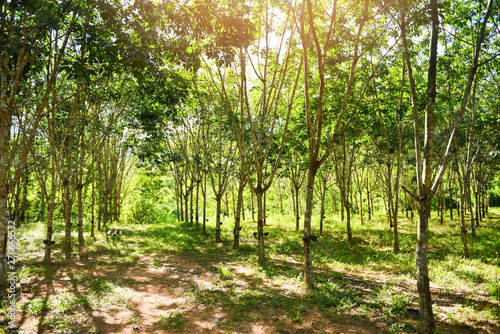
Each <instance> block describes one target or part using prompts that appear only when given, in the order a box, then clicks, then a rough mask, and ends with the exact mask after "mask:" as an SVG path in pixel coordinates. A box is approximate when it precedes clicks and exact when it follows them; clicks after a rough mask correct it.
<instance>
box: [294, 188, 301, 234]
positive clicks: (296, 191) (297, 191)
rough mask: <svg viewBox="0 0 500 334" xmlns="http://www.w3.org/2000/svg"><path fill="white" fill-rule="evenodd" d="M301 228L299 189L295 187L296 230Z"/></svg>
mask: <svg viewBox="0 0 500 334" xmlns="http://www.w3.org/2000/svg"><path fill="white" fill-rule="evenodd" d="M299 228H300V203H299V188H297V187H295V230H296V231H298V230H299Z"/></svg>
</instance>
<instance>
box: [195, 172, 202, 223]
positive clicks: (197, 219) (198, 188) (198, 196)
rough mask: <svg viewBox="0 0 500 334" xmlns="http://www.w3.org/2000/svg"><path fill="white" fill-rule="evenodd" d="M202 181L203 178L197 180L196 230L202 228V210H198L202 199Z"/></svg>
mask: <svg viewBox="0 0 500 334" xmlns="http://www.w3.org/2000/svg"><path fill="white" fill-rule="evenodd" d="M200 182H201V180H198V181H196V207H195V210H196V231H198V230H199V229H200V212H199V210H198V202H199V199H200Z"/></svg>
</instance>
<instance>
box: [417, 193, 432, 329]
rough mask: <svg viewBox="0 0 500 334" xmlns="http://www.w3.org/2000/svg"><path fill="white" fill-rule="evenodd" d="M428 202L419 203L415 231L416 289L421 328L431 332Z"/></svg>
mask: <svg viewBox="0 0 500 334" xmlns="http://www.w3.org/2000/svg"><path fill="white" fill-rule="evenodd" d="M429 211H430V202H428V203H419V207H418V231H417V252H416V259H417V289H418V295H419V304H420V314H421V322H422V329H423V330H424V332H425V333H429V334H430V333H432V332H433V330H434V328H435V327H436V324H435V320H434V314H433V312H432V299H431V291H430V287H429V269H428V265H427V263H428V262H427V250H428V244H429V240H428V236H429Z"/></svg>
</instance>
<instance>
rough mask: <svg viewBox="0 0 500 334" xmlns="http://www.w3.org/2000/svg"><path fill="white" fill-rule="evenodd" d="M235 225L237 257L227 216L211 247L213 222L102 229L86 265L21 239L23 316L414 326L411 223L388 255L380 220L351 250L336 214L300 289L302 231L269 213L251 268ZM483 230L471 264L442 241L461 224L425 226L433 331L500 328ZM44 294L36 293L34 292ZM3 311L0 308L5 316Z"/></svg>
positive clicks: (44, 321) (492, 244)
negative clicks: (48, 260) (309, 281)
mask: <svg viewBox="0 0 500 334" xmlns="http://www.w3.org/2000/svg"><path fill="white" fill-rule="evenodd" d="M497 213H498V211H496V210H494V211H493V213H492V215H495V214H497ZM242 224H243V226H244V229H243V232H242V238H241V241H242V244H241V246H240V248H239V250H238V251H234V250H233V249H232V242H231V241H232V240H231V238H232V223H231V221H230V220H225V221H224V224H223V227H222V229H223V230H222V231H221V232H222V233H221V236H222V243H219V244H218V243H215V241H214V240H213V236H214V233H213V232H214V231H213V227H212V226H209V227H208V234H209V235H211V237H208V238H207V237H203V236H202V235H201V232H199V231H196V230H195V229H194V228H193V227H191V226H189V225H186V224H179V223H178V222H176V221H174V220H168V221H164V222H161V223H153V224H121V225H119V226H113V228H121V229H123V230H124V231H127V233H126V234H124V235H122V236H114V237H109V236H108V237H107V236H106V235H105V233H97V235H96V240H95V241H93V242H89V243H88V245H87V248H86V249H85V254H86V256H85V257H82V259H79V258H78V257H76V256H75V257H72V258H69V259H65V258H64V257H63V256H62V255H60V253H58V252H57V248H56V252H55V254H54V263H53V264H51V265H48V266H47V265H40V263H39V262H37V261H33V260H32V257H33V256H35V257H36V254H37V252H41V245H39V246H36V245H35V246H33V245H28V242H30V241H31V239H30V240H28V239H26V240H23V241H22V242H21V245H20V247H21V248H23V249H26V250H29V251H28V252H26V253H24V255H23V256H24V257H23V259H21V261H22V262H23V263H26V264H28V265H25V266H24V267H22V268H23V269H22V270H21V271H20V274H21V275H20V276H22V277H23V278H28V277H33V276H37V277H38V281H37V282H39V283H34V284H32V285H31V286H29V287H27V288H26V291H27V293H28V294H29V293H32V292H34V293H32V294H29V296H31V297H30V298H28V299H27V300H25V301H23V303H22V304H21V305H20V309H21V310H22V312H23V314H24V315H25V318H26V319H27V321H28V320H29V319H32V320H29V321H38V323H39V326H41V327H42V328H45V329H48V330H51V331H54V332H57V331H64V330H65V329H66V330H69V331H70V332H74V333H81V332H82V331H84V332H95V333H108V332H109V333H121V332H123V331H130V332H132V331H136V330H137V329H148V328H152V329H155V330H160V331H167V332H168V331H170V332H175V331H179V332H183V331H186V332H188V331H198V330H208V331H210V332H214V333H224V332H225V331H236V332H242V333H250V332H252V330H254V328H260V330H261V331H262V332H263V333H271V332H294V331H298V330H305V331H310V332H311V333H321V331H322V330H327V329H329V328H339V329H343V330H344V331H346V332H347V331H348V330H354V331H355V332H364V333H378V332H383V333H401V332H408V333H414V332H416V331H417V323H416V322H415V321H414V320H411V319H409V318H408V316H407V314H406V309H407V308H415V307H418V306H417V305H418V301H417V295H416V292H415V263H414V261H415V259H414V239H415V231H414V225H413V224H412V223H411V222H409V221H405V220H403V221H402V222H401V224H400V231H401V234H400V242H401V251H400V252H399V253H393V252H392V251H390V247H391V242H392V240H391V231H390V230H389V229H388V228H387V226H386V223H385V221H384V220H383V219H377V217H375V219H374V221H373V222H371V223H370V224H367V223H365V224H364V225H361V224H360V222H359V221H356V220H354V221H353V224H352V231H353V236H354V238H353V242H351V243H348V242H347V241H346V240H345V238H344V226H343V224H341V223H340V222H339V221H338V217H335V216H334V217H331V218H329V223H328V224H326V225H325V233H324V235H323V236H321V237H320V238H318V241H317V242H316V243H314V245H313V252H312V255H313V263H314V265H315V268H316V269H315V280H316V287H315V289H312V290H309V289H307V288H306V287H305V286H304V283H303V281H304V274H303V268H302V244H301V242H300V238H301V231H299V232H296V231H295V225H294V221H293V220H290V221H289V222H287V221H286V220H285V219H283V218H281V217H279V216H271V217H269V218H268V224H267V226H266V227H265V230H266V231H268V232H269V237H268V238H267V239H266V252H267V256H268V258H267V262H266V263H264V264H258V259H257V243H256V240H255V239H254V238H253V236H252V235H251V233H252V232H253V230H254V229H253V227H252V223H251V222H242ZM488 224H489V226H490V227H485V228H484V229H483V230H481V229H478V237H477V238H475V239H473V240H472V241H471V242H472V243H473V247H471V249H472V256H471V258H470V259H464V258H463V257H462V256H461V253H460V249H456V247H457V246H459V245H460V244H459V241H454V240H452V238H450V237H449V236H450V235H453V233H456V232H457V231H456V229H457V227H456V226H453V225H450V226H448V224H444V225H436V226H432V228H431V234H430V236H431V242H430V244H431V249H430V253H429V257H430V268H431V271H430V274H431V288H432V290H433V294H434V298H435V301H436V302H435V303H436V315H437V319H438V322H439V323H438V326H439V327H440V328H445V329H446V330H448V331H451V332H453V333H455V332H456V333H467V332H468V330H469V329H471V328H473V329H474V330H476V331H479V332H485V333H488V332H491V331H492V329H493V328H494V327H495V324H497V323H498V319H499V315H500V307H499V303H500V289H499V288H498V277H500V269H499V267H498V265H496V263H495V261H496V260H495V256H496V254H497V252H498V248H496V242H497V240H498V239H497V238H500V236H499V235H498V232H497V228H498V226H499V224H500V220H490V221H489V222H488ZM313 226H315V225H314V221H313ZM30 228H32V229H33V231H35V233H34V234H32V238H33V239H37V238H39V237H40V238H41V237H42V234H41V233H39V232H37V231H40V228H39V225H37V224H32V225H30V226H28V227H27V229H28V230H29V229H30ZM26 233H27V232H26ZM39 234H40V235H39ZM59 238H62V232H61V230H60V229H59V226H58V225H56V233H55V239H56V240H58V239H59ZM37 240H38V239H37ZM56 245H57V244H56ZM37 247H38V248H37ZM476 249H481V250H482V253H481V254H480V255H474V254H478V253H479V252H478V251H476ZM38 259H40V257H38ZM63 268H69V269H67V270H65V269H63ZM40 282H42V283H40ZM59 282H62V283H63V284H60V283H59ZM37 286H38V288H37ZM51 286H52V290H50V289H48V288H49V287H51ZM39 288H41V289H42V290H40V291H43V294H40V295H37V292H36V291H37V290H36V289H39ZM44 296H47V297H44ZM141 300H153V301H155V302H154V303H155V304H151V303H149V304H144V303H143V302H142V301H141ZM6 307H7V304H5V303H3V304H2V305H1V310H2V312H4V313H5V312H6ZM103 315H105V316H103ZM106 317H109V318H106ZM89 319H91V320H90V323H88V325H85V324H86V321H88V320H89ZM110 319H117V320H113V321H111V320H110ZM311 319H312V320H311ZM312 324H313V325H312ZM343 326H344V327H343ZM134 328H136V329H134Z"/></svg>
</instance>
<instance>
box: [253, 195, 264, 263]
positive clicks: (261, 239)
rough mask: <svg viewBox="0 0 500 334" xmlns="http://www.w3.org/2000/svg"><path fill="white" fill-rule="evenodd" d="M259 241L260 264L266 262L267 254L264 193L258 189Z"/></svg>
mask: <svg viewBox="0 0 500 334" xmlns="http://www.w3.org/2000/svg"><path fill="white" fill-rule="evenodd" d="M255 196H256V197H257V242H258V248H259V264H264V263H265V262H266V254H265V250H264V200H263V196H264V194H263V193H262V192H260V191H259V190H257V191H256V192H255Z"/></svg>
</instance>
